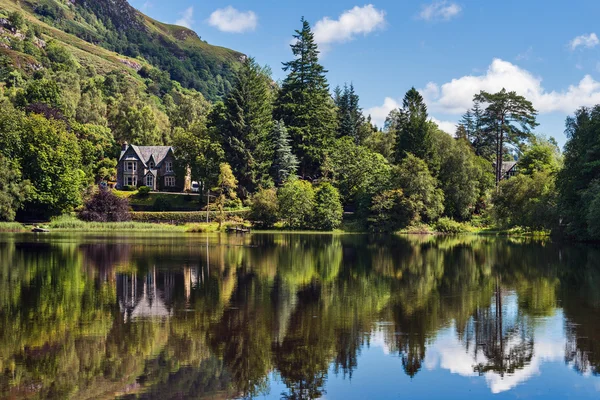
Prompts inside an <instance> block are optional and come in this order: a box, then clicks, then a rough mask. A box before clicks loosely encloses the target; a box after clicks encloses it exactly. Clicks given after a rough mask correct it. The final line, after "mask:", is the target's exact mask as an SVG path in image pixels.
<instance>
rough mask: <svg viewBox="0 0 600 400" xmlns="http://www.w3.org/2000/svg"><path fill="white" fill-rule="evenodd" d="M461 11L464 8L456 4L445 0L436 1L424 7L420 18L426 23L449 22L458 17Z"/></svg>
mask: <svg viewBox="0 0 600 400" xmlns="http://www.w3.org/2000/svg"><path fill="white" fill-rule="evenodd" d="M461 11H462V7H461V6H459V5H458V4H456V3H449V2H447V1H445V0H444V1H436V2H433V3H431V4H427V5H423V7H422V10H421V12H420V13H419V15H418V18H419V19H422V20H424V21H440V20H441V21H448V20H450V19H452V18H454V17H456V16H458V14H460V12H461Z"/></svg>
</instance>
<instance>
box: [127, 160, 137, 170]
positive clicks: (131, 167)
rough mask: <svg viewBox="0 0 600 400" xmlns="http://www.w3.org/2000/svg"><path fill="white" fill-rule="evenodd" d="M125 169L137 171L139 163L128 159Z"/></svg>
mask: <svg viewBox="0 0 600 400" xmlns="http://www.w3.org/2000/svg"><path fill="white" fill-rule="evenodd" d="M125 171H127V172H135V171H137V163H136V162H135V161H127V164H126V165H125Z"/></svg>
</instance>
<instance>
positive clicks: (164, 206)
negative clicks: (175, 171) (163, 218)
mask: <svg viewBox="0 0 600 400" xmlns="http://www.w3.org/2000/svg"><path fill="white" fill-rule="evenodd" d="M152 209H153V210H154V211H171V209H172V206H171V202H170V201H169V199H167V198H166V197H165V196H159V197H157V198H156V200H154V204H153V205H152Z"/></svg>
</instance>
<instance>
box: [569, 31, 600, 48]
mask: <svg viewBox="0 0 600 400" xmlns="http://www.w3.org/2000/svg"><path fill="white" fill-rule="evenodd" d="M598 44H600V40H598V36H596V34H595V33H593V32H592V33H590V34H589V35H581V36H577V37H576V38H575V39H573V40H571V41H570V42H569V46H570V47H571V50H575V49H576V48H578V47H580V46H582V47H587V48H588V49H591V48H592V47H596V46H597V45H598Z"/></svg>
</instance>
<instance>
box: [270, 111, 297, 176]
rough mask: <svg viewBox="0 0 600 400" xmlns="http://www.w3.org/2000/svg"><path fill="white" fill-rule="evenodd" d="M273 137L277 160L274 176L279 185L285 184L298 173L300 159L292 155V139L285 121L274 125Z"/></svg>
mask: <svg viewBox="0 0 600 400" xmlns="http://www.w3.org/2000/svg"><path fill="white" fill-rule="evenodd" d="M272 137H273V138H274V141H275V160H274V161H273V171H274V172H273V175H274V176H275V182H276V183H277V184H278V185H281V184H283V183H284V182H285V181H286V180H287V179H288V178H289V177H295V176H296V172H297V171H298V159H297V158H296V156H295V155H294V153H292V147H291V146H290V139H289V135H288V132H287V129H286V127H285V123H284V122H283V120H280V121H275V123H274V124H273V132H272Z"/></svg>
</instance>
